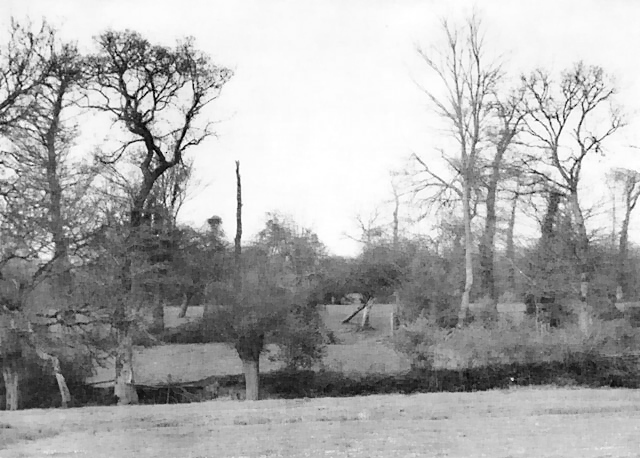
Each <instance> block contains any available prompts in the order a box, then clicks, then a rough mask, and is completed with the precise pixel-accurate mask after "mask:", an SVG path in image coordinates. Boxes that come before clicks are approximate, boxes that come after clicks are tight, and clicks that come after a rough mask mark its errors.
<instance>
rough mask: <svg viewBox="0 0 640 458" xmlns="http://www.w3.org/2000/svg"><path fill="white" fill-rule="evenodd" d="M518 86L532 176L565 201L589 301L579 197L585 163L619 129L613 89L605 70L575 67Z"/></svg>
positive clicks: (533, 76)
mask: <svg viewBox="0 0 640 458" xmlns="http://www.w3.org/2000/svg"><path fill="white" fill-rule="evenodd" d="M522 81H523V83H524V85H525V88H526V100H527V103H528V112H529V113H528V115H527V117H526V118H525V123H526V130H527V133H528V134H529V135H530V136H531V138H532V143H533V144H534V145H535V146H537V147H538V148H539V149H538V153H539V154H537V155H535V156H532V157H531V158H530V160H531V162H530V164H529V165H530V171H531V172H532V173H533V174H535V175H537V176H538V177H540V178H541V179H543V180H544V181H545V182H546V183H547V185H548V186H549V187H551V188H553V189H554V192H559V193H561V194H562V195H564V196H565V197H566V199H567V202H568V205H569V208H570V211H571V215H572V218H573V220H574V224H575V227H576V230H577V237H578V243H577V245H578V246H577V255H578V259H579V264H580V265H579V271H580V283H581V285H580V296H581V300H582V301H585V302H586V300H587V295H588V291H589V281H590V278H589V277H590V272H591V266H590V262H589V236H588V233H587V228H586V225H585V217H584V212H583V209H582V207H581V204H580V198H579V191H580V184H581V182H580V180H581V177H582V167H583V164H584V161H585V159H586V158H587V157H591V156H593V155H596V154H601V153H602V152H603V144H604V142H605V141H606V140H607V139H608V138H609V137H611V136H612V135H613V134H614V133H615V132H616V131H618V129H620V127H621V126H622V119H621V117H620V114H619V112H618V110H617V108H616V107H615V105H614V103H613V102H614V101H613V98H614V95H615V92H616V90H615V87H614V85H613V84H612V82H611V81H610V79H609V77H608V76H607V74H606V73H605V72H604V70H603V69H602V68H600V67H597V66H588V65H585V64H584V63H582V62H579V63H577V64H576V65H574V66H573V67H572V68H570V69H569V70H567V71H565V72H564V73H563V74H562V77H561V79H560V81H554V80H553V79H552V78H551V76H550V75H549V74H548V73H547V72H545V71H543V70H537V71H535V72H533V73H532V74H531V75H529V76H527V77H523V78H522Z"/></svg>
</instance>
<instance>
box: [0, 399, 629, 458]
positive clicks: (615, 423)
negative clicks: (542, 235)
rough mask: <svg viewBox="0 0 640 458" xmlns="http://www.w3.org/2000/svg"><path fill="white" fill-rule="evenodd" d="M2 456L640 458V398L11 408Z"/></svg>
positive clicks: (2, 422) (1, 437)
mask: <svg viewBox="0 0 640 458" xmlns="http://www.w3.org/2000/svg"><path fill="white" fill-rule="evenodd" d="M0 456H2V457H6V458H27V457H43V456H55V457H60V458H64V457H74V458H81V457H87V458H88V457H92V458H107V457H109V458H111V457H136V458H146V457H166V458H169V457H170V458H174V457H192V458H196V457H200V458H204V457H363V458H364V457H367V458H368V457H437V456H447V457H469V458H471V457H531V458H533V457H535V458H540V457H576V458H577V457H637V456H640V392H638V391H632V390H612V389H603V390H588V389H581V390H568V389H552V388H548V389H535V390H534V389H513V390H504V391H489V392H480V393H437V394H420V395H411V396H401V395H391V396H370V397H356V398H340V399H336V398H324V399H312V400H292V401H284V400H266V401H258V402H237V401H235V402H234V401H212V402H204V403H198V404H179V405H154V406H135V407H91V408H82V409H68V410H61V409H57V410H28V411H17V412H0Z"/></svg>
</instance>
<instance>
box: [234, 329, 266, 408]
mask: <svg viewBox="0 0 640 458" xmlns="http://www.w3.org/2000/svg"><path fill="white" fill-rule="evenodd" d="M263 349H264V334H262V333H260V332H258V331H256V330H247V331H246V332H245V333H244V334H243V335H241V336H240V337H239V338H238V340H237V341H236V351H237V352H238V356H239V357H240V360H241V361H242V369H243V371H244V377H245V388H246V396H245V399H246V400H247V401H257V400H258V399H259V397H260V392H259V384H260V380H259V378H260V354H261V353H262V350H263Z"/></svg>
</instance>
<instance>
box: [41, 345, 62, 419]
mask: <svg viewBox="0 0 640 458" xmlns="http://www.w3.org/2000/svg"><path fill="white" fill-rule="evenodd" d="M36 354H37V355H38V357H39V358H40V359H43V360H45V361H51V365H52V366H53V372H54V374H55V377H56V381H57V382H58V389H59V390H60V401H61V405H62V407H63V408H66V407H68V406H69V403H70V402H71V393H70V392H69V387H68V386H67V381H66V380H65V378H64V375H62V369H61V367H60V360H59V359H58V358H57V357H56V356H54V355H50V354H48V353H45V352H43V351H41V350H36Z"/></svg>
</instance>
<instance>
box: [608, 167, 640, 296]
mask: <svg viewBox="0 0 640 458" xmlns="http://www.w3.org/2000/svg"><path fill="white" fill-rule="evenodd" d="M610 177H611V179H612V180H613V181H614V182H616V183H621V184H622V198H623V202H624V216H623V218H622V226H621V228H620V241H619V248H618V260H617V268H616V270H617V272H616V283H617V286H616V297H617V299H618V300H622V299H623V298H624V297H626V296H627V295H628V285H627V283H628V279H627V258H628V251H629V246H628V245H629V222H630V220H631V212H632V211H633V210H634V209H635V207H636V204H637V203H638V199H639V198H640V173H639V172H637V171H635V170H630V169H623V168H618V169H614V170H612V171H611V173H610Z"/></svg>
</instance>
